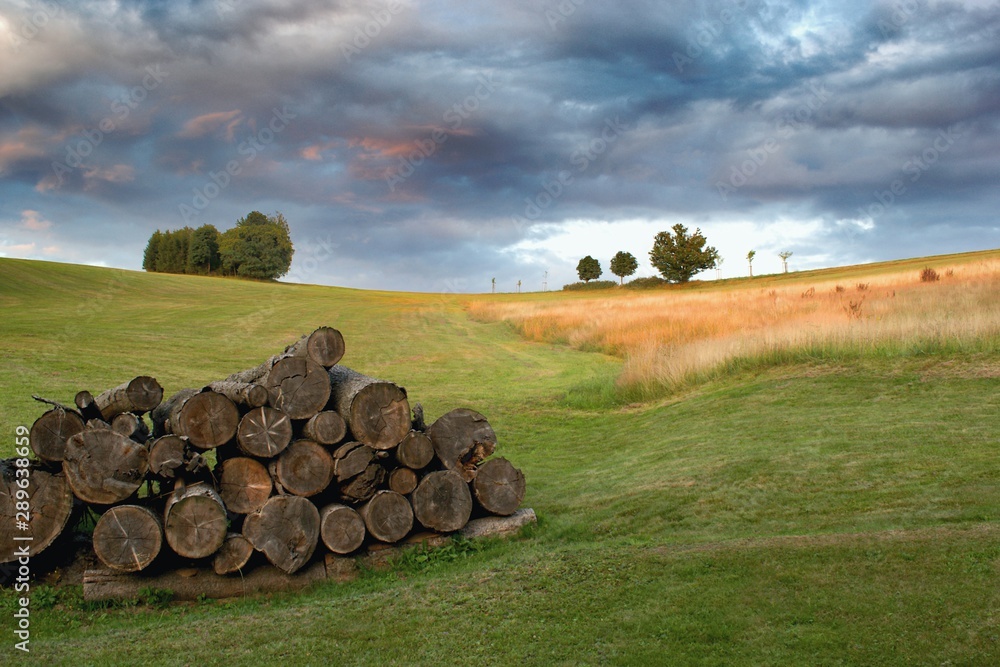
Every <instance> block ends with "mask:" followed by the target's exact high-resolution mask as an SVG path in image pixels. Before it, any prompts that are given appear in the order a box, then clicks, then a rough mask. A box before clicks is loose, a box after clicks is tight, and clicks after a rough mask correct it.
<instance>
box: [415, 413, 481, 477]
mask: <svg viewBox="0 0 1000 667" xmlns="http://www.w3.org/2000/svg"><path fill="white" fill-rule="evenodd" d="M427 435H428V436H430V439H431V443H432V444H433V445H434V453H435V454H437V457H438V459H439V460H440V461H441V464H442V465H444V467H445V468H447V469H448V470H454V471H455V472H457V473H458V474H459V475H461V476H462V479H464V480H465V481H466V482H470V481H472V479H473V478H474V477H475V476H476V465H477V464H479V462H481V461H483V460H484V459H485V458H486V457H488V456H489V455H490V454H492V453H493V452H494V451H495V450H496V447H497V436H496V433H494V432H493V427H491V426H490V423H489V422H488V421H486V417H484V416H483V415H481V414H479V413H478V412H476V411H475V410H469V409H468V408H458V409H456V410H452V411H451V412H448V413H446V414H444V415H442V416H441V417H440V418H439V419H438V420H437V421H436V422H434V423H433V424H431V425H430V428H428V429H427Z"/></svg>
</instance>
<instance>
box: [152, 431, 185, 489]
mask: <svg viewBox="0 0 1000 667" xmlns="http://www.w3.org/2000/svg"><path fill="white" fill-rule="evenodd" d="M188 459H189V455H188V446H187V438H184V437H181V436H179V435H165V436H163V437H161V438H157V439H156V440H154V441H153V444H152V445H151V446H150V448H149V472H150V473H152V474H154V475H156V476H157V477H162V478H164V479H173V478H174V477H176V476H177V474H178V473H179V472H180V471H181V470H183V469H184V464H185V463H186V462H187V461H188Z"/></svg>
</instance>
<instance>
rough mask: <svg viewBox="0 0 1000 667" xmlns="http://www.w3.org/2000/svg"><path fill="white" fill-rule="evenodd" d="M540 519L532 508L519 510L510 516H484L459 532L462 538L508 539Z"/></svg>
mask: <svg viewBox="0 0 1000 667" xmlns="http://www.w3.org/2000/svg"><path fill="white" fill-rule="evenodd" d="M536 521H538V517H536V516H535V510H533V509H531V508H530V507H525V508H523V509H519V510H517V511H516V512H514V513H513V514H511V515H510V516H484V517H483V518H481V519H473V520H472V521H470V522H469V523H467V524H465V528H463V529H462V530H461V531H459V534H460V535H462V537H467V538H469V539H475V538H478V537H508V536H510V535H516V534H517V533H518V532H519V531H520V530H521V529H522V528H524V527H525V526H526V525H528V524H529V523H535V522H536Z"/></svg>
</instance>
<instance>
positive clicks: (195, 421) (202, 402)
mask: <svg viewBox="0 0 1000 667" xmlns="http://www.w3.org/2000/svg"><path fill="white" fill-rule="evenodd" d="M239 425H240V412H239V410H237V408H236V404H235V403H233V402H232V401H230V400H229V399H228V398H226V397H225V396H223V395H222V394H219V393H217V392H214V391H211V390H209V391H203V392H200V393H197V394H195V395H193V396H191V397H190V398H188V399H187V400H186V401H184V404H183V405H182V406H181V409H180V410H179V411H178V413H177V419H176V422H174V421H173V419H172V420H171V427H172V429H173V432H174V435H184V436H187V439H188V441H189V442H190V443H191V444H192V445H194V446H195V447H200V448H201V449H214V448H215V447H218V446H219V445H224V444H226V443H227V442H229V441H230V440H232V439H233V437H234V436H235V435H236V429H237V427H239Z"/></svg>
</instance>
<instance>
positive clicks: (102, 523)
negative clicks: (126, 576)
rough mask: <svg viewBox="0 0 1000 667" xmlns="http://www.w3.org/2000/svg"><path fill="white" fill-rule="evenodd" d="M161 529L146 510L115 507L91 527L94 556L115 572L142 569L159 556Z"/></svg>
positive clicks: (154, 517) (161, 538) (158, 523)
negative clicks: (92, 529)
mask: <svg viewBox="0 0 1000 667" xmlns="http://www.w3.org/2000/svg"><path fill="white" fill-rule="evenodd" d="M162 546H163V527H162V524H161V523H160V518H159V517H158V516H156V514H155V513H154V512H153V511H152V510H150V509H147V508H145V507H140V506H138V505H117V506H115V507H112V508H111V509H109V510H108V511H107V512H105V513H104V514H103V515H101V518H100V519H99V520H98V522H97V525H96V526H95V527H94V553H96V554H97V557H98V558H99V559H100V561H101V562H102V563H104V564H105V565H106V566H108V567H109V568H111V569H112V570H116V571H118V572H138V571H140V570H144V569H145V568H146V567H148V566H149V564H150V563H152V562H153V560H154V559H155V558H156V556H157V555H158V554H159V553H160V549H161V548H162Z"/></svg>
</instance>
